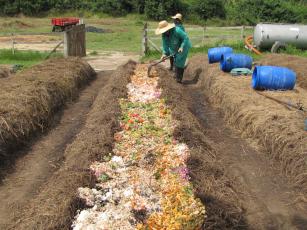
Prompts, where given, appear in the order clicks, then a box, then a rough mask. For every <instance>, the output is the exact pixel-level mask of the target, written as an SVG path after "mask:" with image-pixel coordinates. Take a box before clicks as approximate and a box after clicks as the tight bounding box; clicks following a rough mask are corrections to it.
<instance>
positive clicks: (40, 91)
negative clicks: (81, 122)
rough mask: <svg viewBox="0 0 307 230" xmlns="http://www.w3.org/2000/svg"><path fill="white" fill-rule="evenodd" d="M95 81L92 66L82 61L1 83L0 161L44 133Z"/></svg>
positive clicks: (47, 66)
mask: <svg viewBox="0 0 307 230" xmlns="http://www.w3.org/2000/svg"><path fill="white" fill-rule="evenodd" d="M94 78H95V72H94V70H93V69H92V68H91V66H90V65H89V64H87V63H86V62H84V61H82V60H81V59H79V58H67V59H63V58H59V59H52V60H48V61H46V62H44V63H42V64H39V65H37V66H34V67H32V68H30V69H27V70H24V71H22V72H20V73H18V74H16V75H15V76H14V77H10V78H5V79H2V80H1V86H0V160H1V161H2V162H3V161H4V160H6V159H7V158H9V157H10V154H11V152H12V150H14V149H15V147H17V146H18V145H20V144H22V143H24V142H25V141H28V140H29V139H30V137H31V136H33V134H36V133H39V132H42V131H44V130H45V129H46V128H47V127H48V125H50V123H51V122H52V120H53V115H54V113H55V112H56V111H57V110H59V109H60V108H61V107H62V106H63V105H64V104H65V103H66V102H67V101H71V100H73V99H74V98H76V96H77V95H78V92H79V89H80V88H81V87H82V86H83V85H85V84H86V83H87V82H89V81H90V80H92V79H94Z"/></svg>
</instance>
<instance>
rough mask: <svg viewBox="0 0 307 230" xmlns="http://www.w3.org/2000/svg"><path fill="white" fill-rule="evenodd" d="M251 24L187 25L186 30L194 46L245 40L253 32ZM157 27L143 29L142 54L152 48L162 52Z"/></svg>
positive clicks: (146, 26) (146, 25)
mask: <svg viewBox="0 0 307 230" xmlns="http://www.w3.org/2000/svg"><path fill="white" fill-rule="evenodd" d="M253 29H254V28H253V27H251V26H236V27H201V26H193V27H186V28H185V30H186V32H187V34H188V36H189V38H190V41H191V43H192V46H193V47H202V46H214V45H215V44H217V43H225V44H227V43H232V42H236V41H241V40H243V39H244V38H245V37H246V36H247V35H250V34H252V33H253ZM154 32H155V29H154V28H149V26H148V24H147V23H146V24H145V25H144V29H143V31H142V34H143V35H142V55H146V53H147V52H148V51H150V50H156V51H159V52H162V48H161V47H162V39H161V36H156V35H155V34H154Z"/></svg>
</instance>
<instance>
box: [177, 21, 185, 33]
mask: <svg viewBox="0 0 307 230" xmlns="http://www.w3.org/2000/svg"><path fill="white" fill-rule="evenodd" d="M175 25H176V27H179V28H180V29H182V30H183V31H184V32H185V28H184V26H183V25H182V23H177V24H175Z"/></svg>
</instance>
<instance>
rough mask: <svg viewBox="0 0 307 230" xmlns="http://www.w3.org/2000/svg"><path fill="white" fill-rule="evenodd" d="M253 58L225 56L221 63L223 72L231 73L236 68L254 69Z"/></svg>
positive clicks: (238, 55)
mask: <svg viewBox="0 0 307 230" xmlns="http://www.w3.org/2000/svg"><path fill="white" fill-rule="evenodd" d="M252 66H253V58H252V57H250V56H248V55H245V54H224V55H222V60H221V63H220V67H221V70H223V71H224V72H230V71H231V70H233V69H235V68H247V69H252Z"/></svg>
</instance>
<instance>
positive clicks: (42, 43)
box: [0, 35, 63, 51]
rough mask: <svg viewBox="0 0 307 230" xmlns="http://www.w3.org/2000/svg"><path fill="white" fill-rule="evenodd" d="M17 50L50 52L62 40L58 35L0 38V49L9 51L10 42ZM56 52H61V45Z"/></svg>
mask: <svg viewBox="0 0 307 230" xmlns="http://www.w3.org/2000/svg"><path fill="white" fill-rule="evenodd" d="M13 39H14V42H15V44H14V47H15V49H17V50H34V51H51V50H52V49H53V48H54V47H55V46H56V45H57V44H59V42H60V41H61V40H63V38H62V37H61V36H59V35H55V36H51V35H16V36H14V37H12V36H4V37H0V49H11V48H12V40H13ZM58 50H63V45H61V46H60V47H59V48H58Z"/></svg>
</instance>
